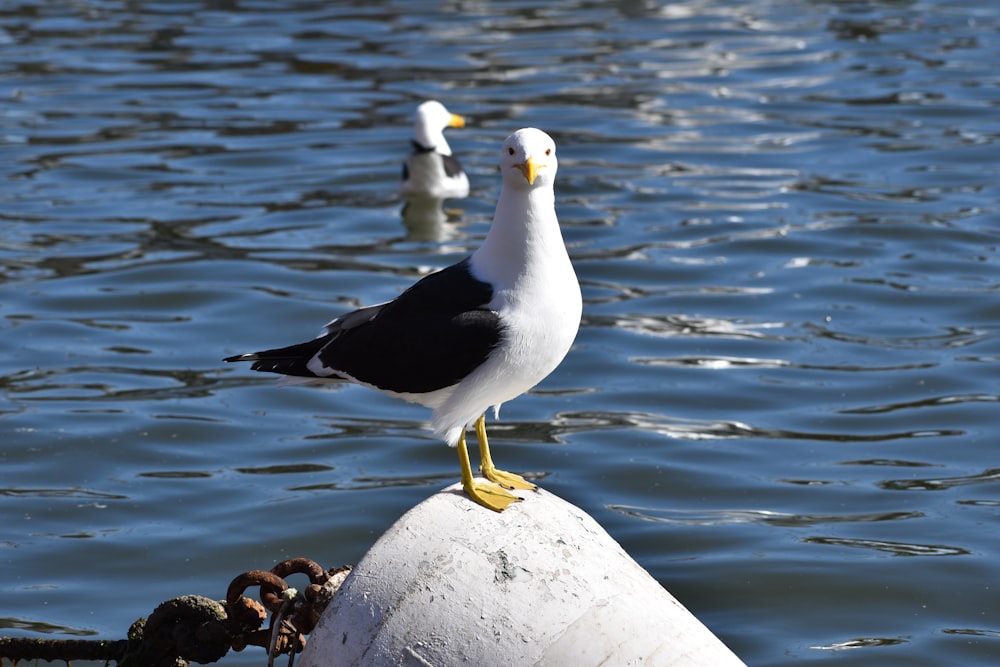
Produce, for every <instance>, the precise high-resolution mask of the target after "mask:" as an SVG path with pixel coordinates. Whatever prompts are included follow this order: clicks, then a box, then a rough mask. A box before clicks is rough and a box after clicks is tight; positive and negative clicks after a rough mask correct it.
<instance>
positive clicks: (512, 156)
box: [500, 127, 559, 189]
mask: <svg viewBox="0 0 1000 667" xmlns="http://www.w3.org/2000/svg"><path fill="white" fill-rule="evenodd" d="M558 166H559V163H558V161H557V160H556V143H555V142H554V141H552V137H550V136H549V135H547V134H545V133H544V132H542V131H541V130H538V129H535V128H533V127H526V128H523V129H520V130H518V131H517V132H515V133H514V134H512V135H510V136H509V137H507V140H506V141H504V142H503V148H502V149H501V150H500V169H501V172H502V174H503V183H504V185H505V186H509V187H512V188H518V189H522V188H537V187H543V186H547V187H552V183H553V181H555V178H556V169H557V168H558Z"/></svg>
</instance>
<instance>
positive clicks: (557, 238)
mask: <svg viewBox="0 0 1000 667" xmlns="http://www.w3.org/2000/svg"><path fill="white" fill-rule="evenodd" d="M475 254H476V255H477V257H476V259H475V261H474V263H475V265H476V266H477V267H478V268H479V270H480V272H481V273H482V274H483V275H482V277H483V278H485V279H487V280H489V281H491V282H493V283H496V284H504V283H509V282H515V281H517V280H519V279H521V278H522V277H523V276H524V275H525V274H526V273H528V272H531V271H532V270H533V267H534V266H535V263H536V262H540V261H542V260H543V258H551V257H553V256H554V257H560V256H565V255H566V246H565V244H564V243H563V238H562V232H561V231H560V230H559V221H558V219H557V218H556V209H555V196H554V194H553V192H552V190H551V189H547V188H535V189H530V190H520V189H519V190H511V191H508V192H504V191H503V190H501V192H500V198H499V200H498V201H497V209H496V214H495V215H494V216H493V225H492V226H491V227H490V231H489V233H487V235H486V240H484V241H483V244H482V246H480V248H479V249H478V250H477V251H476V253H475ZM567 261H568V258H567Z"/></svg>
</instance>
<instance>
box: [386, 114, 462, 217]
mask: <svg viewBox="0 0 1000 667" xmlns="http://www.w3.org/2000/svg"><path fill="white" fill-rule="evenodd" d="M449 127H456V128H457V127H465V119H464V118H462V117H461V116H459V115H458V114H453V113H451V112H450V111H448V110H447V109H446V108H445V107H444V105H443V104H441V103H440V102H437V101H434V100H430V101H428V102H424V103H423V104H421V105H420V106H418V107H417V112H416V115H415V117H414V119H413V139H411V140H410V143H412V144H413V152H411V153H410V154H409V155H408V156H407V157H406V160H405V161H404V162H403V180H402V182H401V183H400V191H401V192H402V195H403V197H406V198H412V197H426V198H428V199H441V200H443V199H460V198H462V197H468V196H469V177H468V176H466V175H465V171H464V170H463V169H462V165H461V164H460V163H459V161H458V159H457V158H455V156H454V155H452V154H451V146H449V145H448V140H447V139H445V138H444V131H445V129H447V128H449Z"/></svg>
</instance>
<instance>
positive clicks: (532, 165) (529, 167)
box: [514, 155, 538, 185]
mask: <svg viewBox="0 0 1000 667" xmlns="http://www.w3.org/2000/svg"><path fill="white" fill-rule="evenodd" d="M514 166H515V167H517V168H518V169H520V170H521V173H522V174H524V178H525V180H527V181H528V185H534V183H535V178H536V177H537V176H538V163H537V162H535V159H534V158H533V157H531V156H530V155H529V156H528V159H527V160H525V161H524V163H523V164H515V165H514Z"/></svg>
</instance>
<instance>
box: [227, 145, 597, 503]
mask: <svg viewBox="0 0 1000 667" xmlns="http://www.w3.org/2000/svg"><path fill="white" fill-rule="evenodd" d="M500 167H501V173H502V176H503V183H502V186H501V189H500V198H499V200H498V201H497V208H496V213H495V215H494V217H493V224H492V226H491V227H490V230H489V232H488V233H487V235H486V239H485V240H484V241H483V244H482V246H480V248H479V249H478V250H476V251H475V252H474V253H472V255H471V256H469V257H467V258H466V259H464V260H462V261H461V262H459V263H457V264H454V265H452V266H449V267H447V268H445V269H442V270H441V271H438V272H436V273H432V274H430V275H427V276H425V277H424V278H422V279H421V280H419V281H418V282H417V283H415V284H414V285H413V286H411V287H410V288H409V289H407V290H406V291H405V292H403V293H402V294H400V295H399V296H398V297H397V298H395V299H393V300H392V301H388V302H386V303H381V304H378V305H375V306H368V307H366V308H361V309H359V310H355V311H353V312H351V313H348V314H346V315H343V316H341V317H338V318H337V319H335V320H333V321H332V322H330V323H329V324H327V325H326V327H325V328H324V329H323V332H322V333H321V334H320V335H319V336H318V337H317V338H315V339H313V340H310V341H308V342H305V343H301V344H298V345H292V346H290V347H284V348H279V349H274V350H266V351H264V352H254V353H251V354H243V355H237V356H234V357H229V358H227V359H226V361H252V362H253V366H252V368H253V370H256V371H265V372H272V373H282V374H285V375H293V376H300V377H304V378H310V379H322V380H335V381H345V380H346V381H352V382H357V383H359V384H362V385H365V386H367V387H371V388H373V389H378V390H380V391H383V392H385V393H386V394H389V395H391V396H395V397H398V398H402V399H405V400H407V401H412V402H414V403H419V404H421V405H424V406H427V407H429V408H431V409H432V410H433V414H432V417H431V427H432V429H433V431H434V432H435V433H436V434H438V435H440V436H441V437H442V438H443V439H444V440H445V442H447V443H448V444H449V445H452V446H457V447H458V452H459V460H460V463H461V466H462V485H463V487H464V489H465V492H466V493H467V494H468V495H469V496H471V497H472V498H473V499H474V500H475V501H476V502H478V503H479V504H481V505H484V506H485V507H488V508H490V509H493V510H496V511H498V512H499V511H502V510H503V509H504V508H506V507H507V506H508V505H509V504H510V503H512V502H514V501H516V500H518V498H517V497H516V496H514V495H513V494H512V493H510V492H508V491H506V490H505V488H506V489H534V488H535V487H534V485H532V484H530V483H529V482H527V481H526V480H525V479H524V478H523V477H521V476H520V475H516V474H513V473H508V472H504V471H502V470H498V469H496V467H495V466H494V465H493V461H492V458H491V456H490V450H489V443H488V442H487V439H486V425H485V412H486V410H487V409H488V408H490V407H493V409H494V416H498V415H499V410H500V404H501V403H503V402H505V401H509V400H511V399H513V398H516V397H517V396H520V395H521V394H523V393H525V392H526V391H528V390H529V389H531V388H532V387H534V386H535V385H536V384H538V383H539V382H540V381H541V380H542V379H544V378H545V377H546V376H547V375H549V373H551V372H552V371H553V370H554V369H555V368H556V366H558V365H559V363H560V362H561V361H562V360H563V357H565V356H566V353H567V352H568V351H569V349H570V346H571V345H572V344H573V340H574V338H575V337H576V333H577V329H578V328H579V326H580V315H581V308H582V302H581V296H580V284H579V282H578V281H577V278H576V273H575V272H574V271H573V265H572V263H571V262H570V259H569V255H568V254H567V252H566V245H565V243H564V241H563V237H562V232H561V231H560V229H559V220H558V218H557V217H556V211H555V193H554V190H553V181H554V180H555V175H556V168H557V161H556V146H555V143H554V142H553V141H552V139H551V138H550V137H549V136H548V135H547V134H545V133H544V132H542V131H541V130H537V129H534V128H526V129H522V130H518V131H517V132H515V133H514V134H512V135H510V136H509V137H507V139H506V141H504V143H503V148H502V150H501V153H500ZM471 425H475V429H476V436H477V439H478V441H479V453H480V470H481V471H482V474H483V476H484V477H485V478H486V480H488V481H483V480H477V479H474V478H473V474H472V469H471V466H470V463H469V455H468V452H467V450H466V445H465V433H466V430H467V429H468V427H469V426H471ZM501 487H505V488H501Z"/></svg>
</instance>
